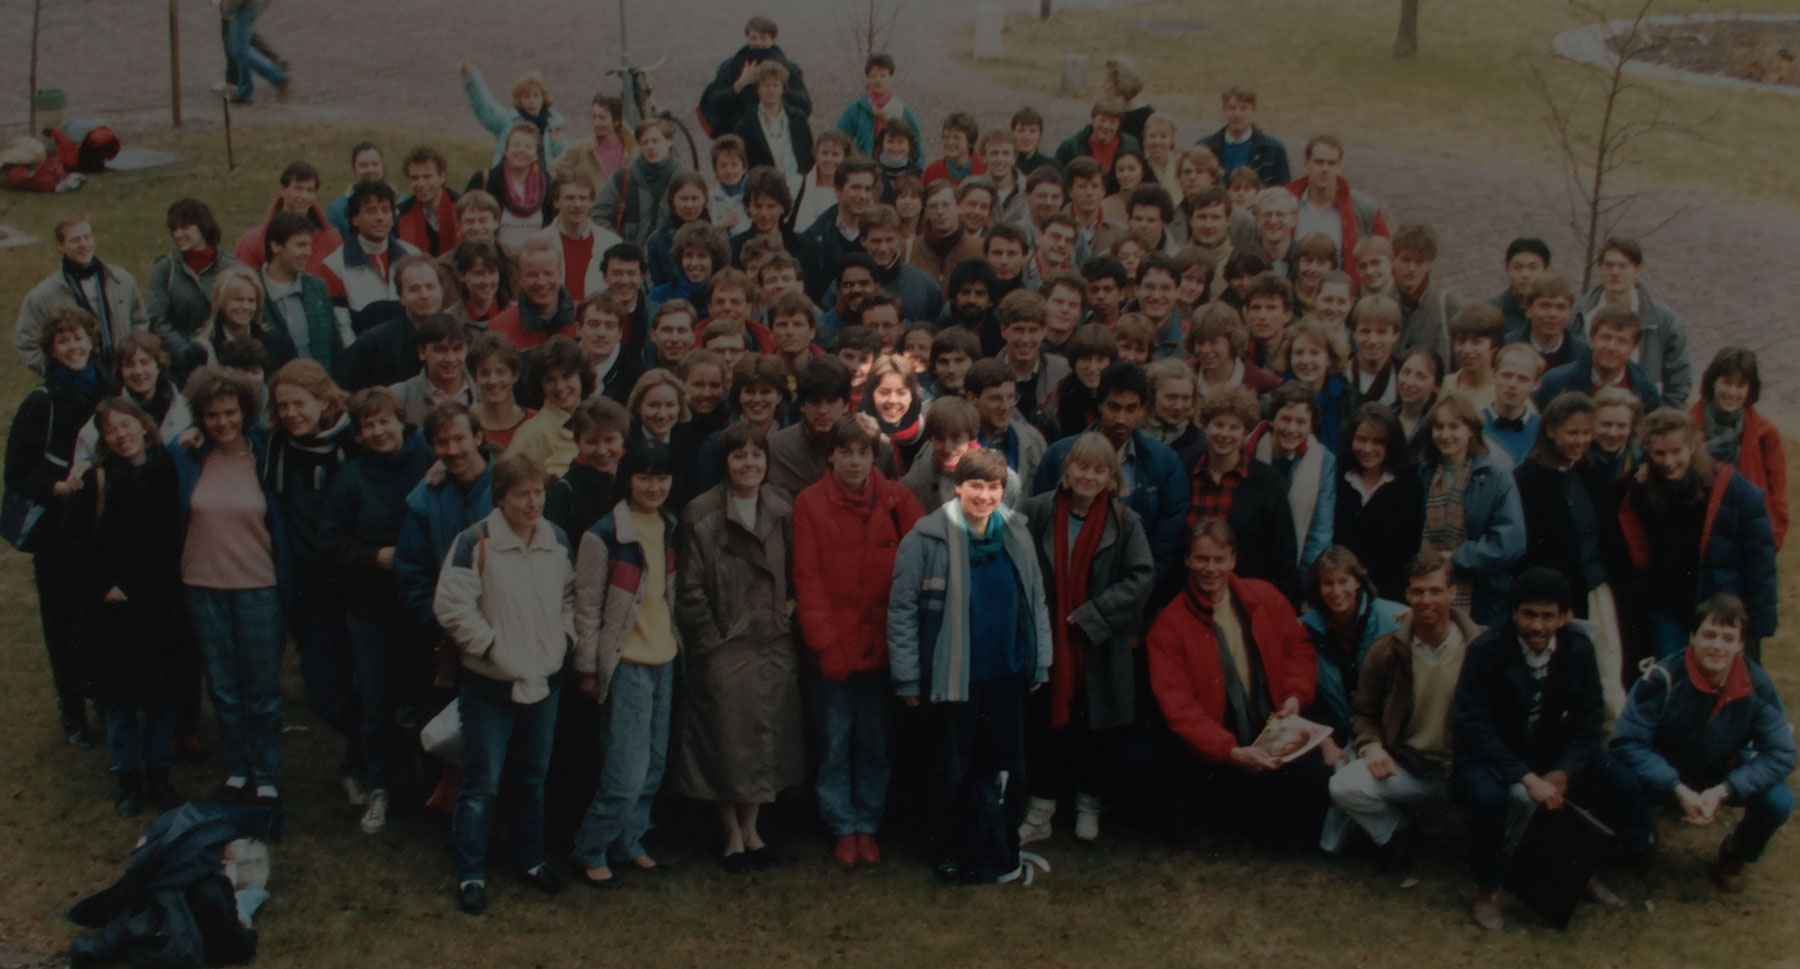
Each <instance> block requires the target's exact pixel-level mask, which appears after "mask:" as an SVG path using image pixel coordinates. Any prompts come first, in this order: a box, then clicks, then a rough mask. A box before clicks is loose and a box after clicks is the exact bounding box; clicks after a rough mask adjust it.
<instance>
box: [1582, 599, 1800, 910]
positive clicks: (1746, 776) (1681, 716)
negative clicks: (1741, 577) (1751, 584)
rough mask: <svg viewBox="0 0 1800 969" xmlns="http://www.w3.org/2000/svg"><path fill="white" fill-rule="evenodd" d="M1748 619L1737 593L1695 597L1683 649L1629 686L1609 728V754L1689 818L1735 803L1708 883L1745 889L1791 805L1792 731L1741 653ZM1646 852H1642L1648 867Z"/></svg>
mask: <svg viewBox="0 0 1800 969" xmlns="http://www.w3.org/2000/svg"><path fill="white" fill-rule="evenodd" d="M1748 622H1749V619H1748V614H1747V613H1746V612H1745V611H1744V604H1743V602H1742V601H1740V600H1739V599H1738V598H1737V597H1736V596H1731V595H1717V596H1714V597H1712V598H1711V599H1708V600H1707V601H1705V602H1703V603H1701V604H1700V607H1699V608H1698V609H1696V610H1695V616H1694V631H1693V633H1692V634H1691V635H1690V636H1689V637H1688V645H1687V649H1686V650H1684V651H1682V652H1681V653H1680V654H1678V655H1675V656H1671V657H1669V658H1667V659H1665V660H1663V661H1662V662H1660V663H1658V664H1656V665H1655V666H1653V667H1651V668H1650V670H1649V672H1647V673H1645V674H1644V678H1643V679H1641V680H1639V681H1638V682H1637V685H1636V686H1634V687H1632V688H1631V696H1630V697H1629V698H1627V699H1626V701H1625V710H1624V712H1623V713H1621V714H1620V715H1619V723H1618V726H1616V727H1614V728H1613V735H1612V752H1613V754H1614V756H1616V757H1618V759H1619V760H1621V761H1623V762H1624V763H1625V764H1626V766H1628V767H1630V768H1631V770H1632V771H1633V772H1634V773H1636V774H1637V778H1638V782H1639V783H1640V784H1642V785H1643V788H1644V791H1645V792H1646V793H1647V794H1648V795H1649V797H1650V798H1651V799H1652V800H1653V801H1655V802H1659V803H1666V802H1669V801H1673V802H1674V803H1675V804H1676V805H1677V806H1678V807H1680V809H1681V814H1682V820H1684V821H1686V822H1688V823H1689V824H1697V825H1705V824H1711V823H1713V822H1714V821H1716V820H1718V818H1719V809H1720V808H1721V807H1723V806H1725V805H1727V804H1730V805H1742V806H1743V808H1744V816H1743V818H1742V819H1741V820H1739V821H1738V824H1737V827H1735V828H1733V829H1732V831H1731V833H1730V834H1728V835H1726V836H1725V840H1724V841H1723V842H1721V843H1720V844H1719V854H1718V857H1717V858H1715V859H1714V861H1713V863H1712V869H1711V874H1712V879H1713V882H1714V883H1715V884H1717V885H1718V886H1719V888H1720V889H1722V890H1724V891H1728V892H1735V891H1739V890H1741V889H1742V888H1743V885H1744V866H1745V865H1747V864H1749V863H1750V862H1753V861H1756V860H1757V859H1759V858H1761V857H1762V853H1763V848H1764V847H1765V846H1766V845H1767V844H1768V843H1769V839H1770V838H1773V837H1774V836H1775V832H1777V831H1779V830H1781V826H1782V825H1783V824H1785V823H1787V819H1788V815H1790V814H1792V813H1793V811H1794V794H1793V792H1792V791H1790V790H1788V786H1787V776H1788V775H1789V774H1791V773H1793V771H1794V731H1793V728H1792V727H1791V726H1789V724H1788V718H1787V713H1786V712H1785V711H1783V709H1782V706H1781V697H1780V696H1779V695H1777V694H1776V692H1775V684H1774V682H1773V681H1771V680H1770V679H1769V674H1768V673H1766V672H1764V671H1763V668H1762V667H1761V666H1760V665H1758V664H1757V663H1756V662H1755V661H1754V660H1752V659H1750V658H1749V657H1747V656H1745V655H1744V631H1745V627H1746V626H1747V625H1748ZM1746 752H1748V755H1747V753H1746ZM1648 861H1649V856H1648V855H1647V854H1646V856H1645V862H1646V865H1645V869H1646V872H1647V871H1648Z"/></svg>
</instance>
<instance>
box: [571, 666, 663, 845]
mask: <svg viewBox="0 0 1800 969" xmlns="http://www.w3.org/2000/svg"><path fill="white" fill-rule="evenodd" d="M674 687H675V664H674V663H672V662H670V663H664V664H662V665H661V666H643V665H640V664H637V663H633V662H631V661H629V660H623V661H621V662H620V663H619V668H618V669H617V670H615V671H613V677H612V686H611V688H610V689H609V690H608V691H607V696H606V709H605V710H604V711H602V714H601V719H602V721H603V724H604V725H603V727H602V728H601V738H602V740H601V744H602V747H603V749H602V751H601V765H602V766H601V768H600V787H599V789H598V790H596V791H595V792H594V800H593V801H592V802H591V803H590V804H588V809H587V817H586V818H584V819H583V820H582V822H581V830H579V831H577V832H575V861H576V863H577V864H580V865H581V866H582V867H584V868H599V867H601V866H603V865H607V864H610V863H613V862H624V861H630V860H632V859H633V858H636V857H638V856H640V855H642V854H644V845H643V837H644V832H646V831H648V830H650V804H651V802H652V801H655V800H656V792H657V789H659V788H661V787H662V779H663V767H664V766H665V764H666V763H667V761H668V759H669V708H670V701H671V700H673V698H674Z"/></svg>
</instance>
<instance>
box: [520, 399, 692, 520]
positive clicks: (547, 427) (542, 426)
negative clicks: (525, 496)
mask: <svg viewBox="0 0 1800 969" xmlns="http://www.w3.org/2000/svg"><path fill="white" fill-rule="evenodd" d="M568 423H569V412H568V411H566V410H563V409H562V408H560V407H557V406H556V405H554V404H550V403H546V404H544V407H543V409H542V410H540V411H538V412H537V413H536V414H533V415H531V417H529V418H527V419H526V421H525V423H523V424H520V425H519V429H518V430H517V431H515V432H514V433H513V439H512V444H511V445H510V446H508V447H507V449H506V453H508V454H529V455H531V456H532V457H534V458H537V459H538V460H539V461H542V462H544V467H545V468H547V469H549V471H550V476H551V477H553V478H560V477H562V476H563V474H564V473H566V472H567V471H568V470H569V464H570V463H571V462H573V461H574V460H575V456H576V455H577V454H580V453H581V449H580V448H579V447H577V446H576V444H575V432H574V431H571V430H569V428H568V427H567V425H568ZM656 534H657V536H658V541H659V542H660V540H661V539H660V536H661V535H662V528H661V526H658V527H657V529H656Z"/></svg>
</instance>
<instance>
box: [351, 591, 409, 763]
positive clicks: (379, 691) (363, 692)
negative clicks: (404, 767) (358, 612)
mask: <svg viewBox="0 0 1800 969" xmlns="http://www.w3.org/2000/svg"><path fill="white" fill-rule="evenodd" d="M344 628H345V631H346V632H347V633H348V637H347V638H348V639H349V641H350V649H351V652H352V654H353V655H354V656H355V659H356V706H355V708H354V709H355V711H356V714H355V721H356V730H357V732H356V736H355V739H354V740H353V741H352V743H353V745H354V746H355V747H356V749H357V751H358V752H359V754H360V756H359V758H358V759H359V760H361V762H362V766H363V772H364V776H363V782H364V784H365V785H366V786H367V787H368V788H369V789H370V790H377V789H379V790H387V789H388V788H389V787H391V786H392V784H393V771H394V755H395V751H397V750H398V749H399V746H398V738H397V736H396V734H397V733H398V730H397V728H396V727H395V726H394V680H395V671H396V667H397V662H396V661H397V659H398V658H399V657H401V656H404V655H407V654H406V651H405V650H404V648H403V644H404V639H405V637H406V635H407V632H408V630H409V628H410V623H408V622H407V621H406V620H404V619H401V620H396V621H391V622H372V621H370V620H367V619H358V618H357V617H355V616H346V617H345V625H344Z"/></svg>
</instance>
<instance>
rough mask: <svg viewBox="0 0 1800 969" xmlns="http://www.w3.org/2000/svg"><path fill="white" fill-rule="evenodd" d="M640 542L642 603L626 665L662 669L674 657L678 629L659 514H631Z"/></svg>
mask: <svg viewBox="0 0 1800 969" xmlns="http://www.w3.org/2000/svg"><path fill="white" fill-rule="evenodd" d="M631 523H632V525H634V526H636V528H637V533H638V543H639V544H640V545H642V546H643V547H644V578H643V587H642V588H643V591H644V596H643V601H642V602H640V603H639V604H638V614H637V622H636V623H634V624H633V625H632V627H631V632H630V634H629V635H627V636H626V637H625V651H624V652H623V653H622V654H621V655H622V657H623V659H624V660H625V662H627V663H636V664H638V665H639V666H661V665H663V664H664V663H667V662H669V661H670V660H672V659H674V658H675V627H674V625H673V621H672V615H671V611H670V608H669V591H670V590H669V571H668V565H667V563H668V552H667V549H665V548H664V547H663V519H662V516H661V515H659V514H657V513H656V512H651V513H650V514H648V515H644V514H639V513H638V512H637V511H636V510H633V511H632V513H631Z"/></svg>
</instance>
